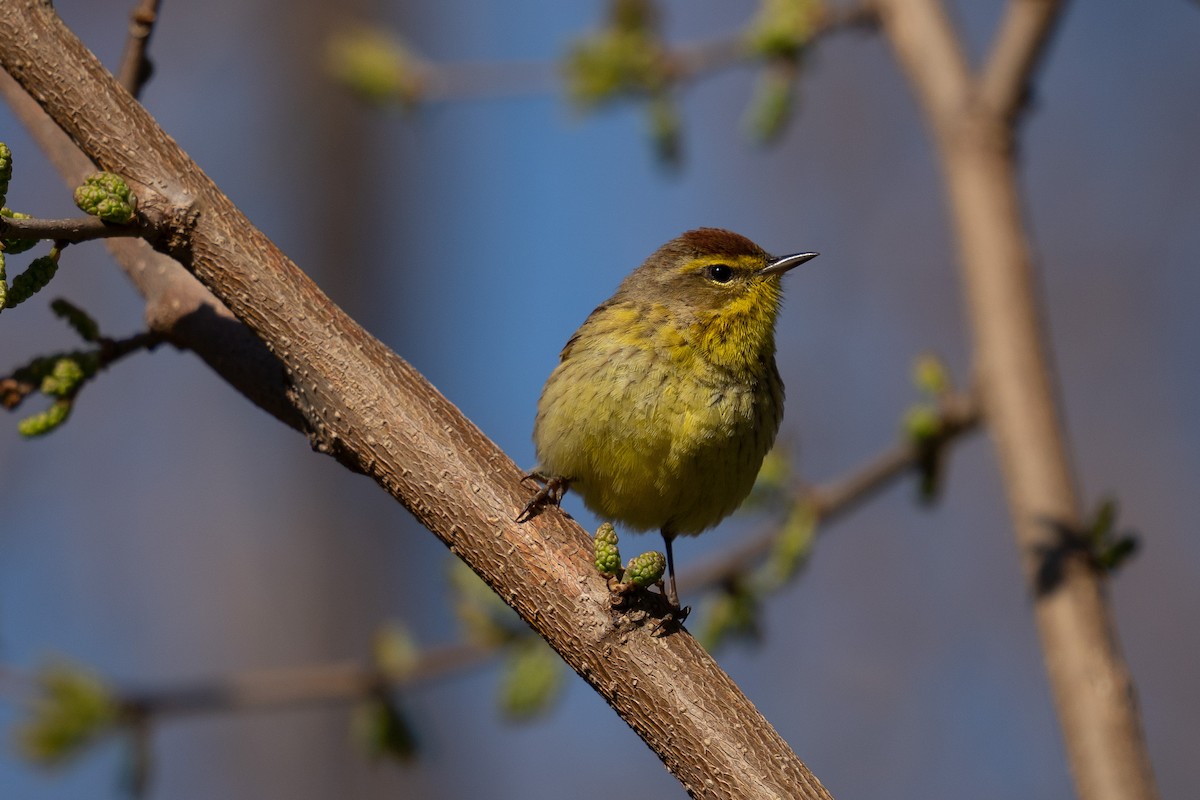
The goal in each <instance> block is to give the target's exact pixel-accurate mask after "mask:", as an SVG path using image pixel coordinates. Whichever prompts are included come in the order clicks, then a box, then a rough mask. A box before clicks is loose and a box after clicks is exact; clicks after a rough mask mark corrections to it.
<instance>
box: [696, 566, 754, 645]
mask: <svg viewBox="0 0 1200 800" xmlns="http://www.w3.org/2000/svg"><path fill="white" fill-rule="evenodd" d="M761 611H762V608H761V603H760V602H759V599H758V596H757V594H755V593H754V592H753V591H752V590H750V589H749V587H747V586H746V585H745V584H744V582H742V581H735V582H733V583H731V584H730V585H728V586H726V587H725V588H724V591H722V592H720V593H719V594H717V595H716V596H715V597H714V598H713V600H712V603H711V605H710V606H709V607H708V613H707V614H706V615H705V618H704V619H705V622H704V628H703V629H702V631H701V633H700V636H699V639H700V642H701V644H703V645H704V647H705V649H707V650H716V649H718V648H719V647H721V646H722V645H724V644H725V643H726V642H728V641H729V640H730V639H734V638H738V639H744V640H747V641H750V642H758V641H760V640H761V639H762V625H761V623H760V618H761V616H762V614H761Z"/></svg>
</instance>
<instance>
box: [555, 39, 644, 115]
mask: <svg viewBox="0 0 1200 800" xmlns="http://www.w3.org/2000/svg"><path fill="white" fill-rule="evenodd" d="M563 72H564V73H565V78H566V83H567V90H568V92H569V94H570V96H571V100H572V101H573V102H574V103H575V105H576V106H578V107H579V108H581V109H583V110H585V111H586V110H591V109H593V108H595V107H597V106H599V105H602V104H604V103H607V102H610V101H612V100H615V99H616V98H618V97H620V96H621V95H627V96H637V95H643V96H644V95H651V94H655V93H656V92H658V91H660V90H663V89H665V88H666V85H667V75H666V72H665V69H664V60H663V53H662V46H661V44H660V43H659V41H658V39H657V37H656V36H654V35H653V34H652V33H650V32H649V31H646V30H645V29H642V28H632V29H627V30H624V29H620V28H610V29H608V30H605V31H601V32H599V33H595V34H592V35H590V36H587V37H584V38H582V39H578V40H576V41H575V42H574V43H573V44H572V45H571V49H570V51H569V52H568V53H567V58H566V62H565V64H564V65H563Z"/></svg>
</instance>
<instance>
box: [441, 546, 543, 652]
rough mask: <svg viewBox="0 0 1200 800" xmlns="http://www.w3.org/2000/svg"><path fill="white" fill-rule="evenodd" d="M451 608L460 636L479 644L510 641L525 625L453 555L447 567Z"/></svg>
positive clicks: (521, 631)
mask: <svg viewBox="0 0 1200 800" xmlns="http://www.w3.org/2000/svg"><path fill="white" fill-rule="evenodd" d="M450 584H451V586H452V587H453V591H454V610H455V613H456V614H457V616H458V620H459V623H460V624H461V625H462V627H463V634H464V636H465V637H466V638H467V639H469V640H470V641H472V642H475V643H476V644H480V645H496V644H503V643H505V642H509V641H512V639H513V638H514V637H516V636H518V635H521V634H524V632H525V625H524V623H523V622H521V619H520V617H518V616H517V614H516V612H515V611H513V610H512V609H511V608H509V607H508V606H507V605H505V603H504V601H503V600H501V599H500V598H499V596H497V594H496V593H495V592H493V591H492V590H491V589H490V588H489V587H488V585H487V584H486V583H484V582H483V580H482V579H481V578H480V577H479V576H478V575H476V574H475V573H474V572H473V571H472V570H471V568H470V567H468V566H467V565H466V564H464V563H463V562H461V561H459V560H458V559H454V561H453V563H452V565H451V571H450Z"/></svg>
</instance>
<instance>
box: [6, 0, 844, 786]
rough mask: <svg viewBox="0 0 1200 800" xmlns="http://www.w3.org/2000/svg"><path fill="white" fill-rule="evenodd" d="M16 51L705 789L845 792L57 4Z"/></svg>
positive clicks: (176, 241) (481, 559)
mask: <svg viewBox="0 0 1200 800" xmlns="http://www.w3.org/2000/svg"><path fill="white" fill-rule="evenodd" d="M0 66H3V68H4V69H6V70H7V71H8V72H9V74H10V75H12V76H13V77H14V78H16V80H17V81H18V82H19V83H21V85H22V86H23V87H24V88H25V90H26V91H27V92H29V93H30V94H31V95H32V96H34V97H35V98H37V100H38V102H39V103H40V104H41V105H42V107H43V108H44V109H45V110H46V111H47V113H49V115H50V116H51V117H52V118H53V119H54V120H55V122H56V123H57V124H58V125H59V126H60V127H62V128H63V130H64V131H66V132H67V134H68V135H69V136H70V137H71V138H72V140H73V141H75V143H76V144H77V145H78V146H79V147H80V149H82V150H83V151H84V152H85V153H87V154H88V155H89V157H90V158H91V159H92V160H93V161H94V162H95V163H96V164H97V165H99V166H100V167H101V168H102V169H104V170H106V171H110V172H115V173H117V174H119V175H121V176H122V177H124V178H125V179H126V180H127V181H129V182H130V183H131V185H135V184H138V185H140V186H141V187H154V188H155V190H156V191H155V192H153V193H152V192H150V191H149V189H148V188H141V189H139V208H142V209H145V208H147V207H148V206H153V205H159V206H166V207H167V209H168V211H171V212H175V213H178V212H181V211H182V212H185V216H186V221H187V224H186V225H181V226H180V227H179V229H178V230H177V231H176V232H175V233H176V235H175V236H171V237H168V238H167V239H166V240H164V241H162V242H161V243H160V246H161V247H162V248H164V250H165V252H167V253H168V254H169V255H171V256H172V257H173V258H175V259H176V260H178V261H179V262H180V263H182V264H183V265H184V266H186V267H187V268H188V269H189V270H190V271H192V272H193V273H194V274H195V275H196V276H197V277H198V278H199V279H200V280H201V282H203V283H204V284H205V285H206V286H207V287H208V288H209V289H210V290H211V291H212V292H213V293H214V294H215V295H216V296H217V297H218V298H220V299H221V300H222V302H224V303H225V304H226V306H227V307H228V308H229V309H230V310H231V311H232V312H233V313H234V315H236V316H237V317H238V319H240V320H241V321H242V322H244V323H245V324H246V325H247V326H248V327H249V328H250V329H251V330H253V331H254V333H255V334H256V335H257V336H258V337H259V338H260V339H261V340H262V341H263V342H264V343H265V344H266V346H267V347H268V348H269V349H270V351H271V352H272V353H273V354H274V355H275V356H276V357H277V358H278V359H279V360H280V361H281V362H282V364H283V365H284V368H285V369H286V370H287V374H288V377H289V380H290V391H289V393H288V399H289V400H290V401H291V402H292V404H293V405H294V406H295V408H296V411H297V412H298V413H299V414H300V416H301V417H302V418H303V424H304V427H305V429H306V431H307V432H308V435H309V437H310V439H311V441H312V443H313V446H314V447H315V448H316V449H317V450H319V451H321V452H325V453H328V454H330V455H333V456H335V457H336V458H338V459H339V461H341V462H342V463H344V464H347V465H348V466H350V467H351V468H354V469H357V470H360V471H362V472H364V473H366V474H368V475H370V476H371V477H372V478H374V479H375V480H376V481H377V482H378V483H379V484H380V485H381V486H383V487H384V488H385V489H387V490H388V491H389V492H390V493H391V494H392V495H393V496H395V497H396V498H397V499H399V500H400V501H401V502H402V503H403V504H404V505H405V507H406V508H408V509H409V510H410V511H411V512H412V513H413V515H414V516H416V517H417V519H418V520H419V521H420V522H421V523H422V524H424V525H425V526H426V527H428V528H429V529H430V530H431V531H433V532H434V533H435V534H436V535H437V536H438V537H439V538H440V539H442V541H443V542H445V543H446V545H447V546H448V547H449V548H450V549H451V551H452V552H454V553H455V554H456V555H458V556H459V557H460V558H462V559H463V560H464V561H466V562H467V563H468V564H469V565H470V566H471V567H472V568H473V569H474V570H475V571H476V572H478V573H479V574H480V575H481V576H482V577H483V578H484V580H485V581H486V582H487V583H488V584H489V585H490V586H491V587H492V589H493V590H494V591H496V592H497V594H499V595H500V596H501V597H502V598H503V599H504V600H505V602H507V603H509V604H510V605H512V606H513V608H515V609H516V610H517V612H518V613H519V614H520V615H521V616H522V618H524V619H525V620H526V621H527V622H528V623H529V624H530V625H531V626H532V627H533V628H534V629H535V630H536V631H537V632H538V633H539V634H541V635H542V636H543V637H544V638H546V640H547V641H548V642H549V643H550V644H551V646H552V647H554V649H555V650H557V651H558V652H559V654H560V655H561V656H562V657H563V659H564V660H565V661H566V662H567V663H568V664H569V665H570V666H571V667H572V668H573V669H574V670H575V671H576V672H578V673H579V674H580V675H581V676H582V677H583V678H584V679H585V680H587V681H588V682H589V683H590V684H591V685H592V686H593V687H594V688H595V689H596V691H598V692H599V693H600V694H601V695H602V696H603V697H604V698H605V700H606V701H607V702H608V703H609V704H610V705H611V706H612V707H613V708H614V709H615V710H616V711H617V712H618V713H619V714H620V715H621V717H622V718H623V719H624V720H625V721H626V722H627V723H628V724H629V725H630V726H631V727H633V728H634V730H635V731H637V733H638V734H639V735H640V736H641V737H642V738H643V739H644V740H645V741H646V742H647V744H648V745H649V746H650V747H651V748H652V749H653V750H654V751H655V752H656V753H657V754H658V756H659V757H660V758H661V759H662V760H663V763H664V764H665V765H666V766H667V768H668V769H669V770H670V771H671V772H672V773H673V774H674V775H675V776H676V777H677V778H678V779H679V780H680V782H681V783H682V784H683V785H684V787H685V788H686V789H687V791H688V792H689V793H690V794H692V795H693V796H695V797H729V798H746V797H766V796H787V797H811V798H826V797H829V795H828V793H827V792H826V791H825V789H824V788H823V787H822V786H821V784H820V783H819V782H818V781H817V779H816V778H815V777H814V776H813V775H812V773H811V772H809V771H808V769H807V768H806V767H805V766H804V765H803V764H802V763H801V762H800V760H799V759H798V758H797V757H796V756H795V754H794V753H792V751H791V750H790V748H788V746H787V744H786V743H785V742H784V741H783V740H782V739H781V738H780V737H779V735H778V733H776V732H775V730H774V729H773V728H772V727H771V725H770V723H768V722H767V721H766V719H764V718H763V717H762V715H761V714H760V713H759V712H758V710H757V709H756V708H754V706H753V704H751V703H750V701H749V700H747V699H746V697H745V696H744V695H743V694H742V693H741V691H740V690H738V688H737V687H736V685H735V684H734V683H733V682H732V681H731V680H730V679H729V677H728V676H727V675H726V674H725V673H724V672H722V671H721V670H720V668H719V667H717V665H716V664H715V663H714V662H713V660H712V659H711V657H710V656H709V655H708V654H707V653H705V652H704V650H703V649H702V648H701V647H700V646H699V645H698V644H697V643H696V642H695V640H694V639H693V638H692V637H691V636H690V635H689V634H687V632H686V631H680V632H678V633H677V634H674V635H670V636H665V637H661V638H655V637H653V636H651V633H650V628H651V627H652V625H647V624H645V619H644V618H642V619H639V617H638V615H637V614H636V613H631V614H627V615H622V616H619V617H616V618H614V616H613V612H612V609H611V608H610V607H609V602H608V601H609V597H608V589H607V586H606V585H605V582H604V581H603V579H602V578H601V577H600V576H599V575H598V574H596V573H595V570H594V568H593V566H592V564H591V560H592V559H591V554H590V546H589V545H590V542H589V537H588V536H587V534H586V533H585V532H584V531H583V530H582V529H581V528H579V526H578V525H577V524H575V523H573V522H571V521H570V520H568V519H567V518H566V517H565V516H564V515H563V514H562V513H561V512H559V511H557V510H551V511H549V512H547V513H544V514H543V515H542V516H540V517H538V518H537V519H535V520H533V521H531V522H529V523H526V524H524V525H517V524H515V523H513V522H511V520H512V519H513V518H514V517H515V516H516V515H517V513H518V512H519V510H520V509H521V508H522V507H523V505H524V504H525V502H526V501H527V499H528V491H527V490H526V489H525V488H524V487H522V485H521V483H520V478H521V472H520V470H519V469H518V468H517V467H516V465H515V464H513V463H512V461H511V460H510V459H508V457H507V456H505V455H504V453H502V452H501V451H500V450H499V449H497V448H496V446H495V445H494V444H493V443H492V442H491V441H489V440H488V439H487V438H486V437H485V436H484V435H483V434H482V433H481V432H480V431H479V430H478V429H477V428H476V427H475V426H474V425H472V424H471V423H470V422H469V421H468V420H467V419H466V418H465V417H463V416H462V414H461V413H460V412H459V411H458V409H457V408H455V407H454V406H453V405H451V404H450V402H449V401H447V400H446V399H445V398H444V397H443V396H442V395H441V394H439V393H438V392H437V390H436V389H434V388H433V387H432V386H430V385H429V383H428V382H427V381H425V379H424V378H423V377H422V376H421V375H420V374H419V373H417V372H416V371H415V370H414V369H413V368H412V367H411V366H410V365H409V364H407V363H406V362H404V361H403V360H401V359H400V358H399V357H398V356H397V355H396V354H394V353H392V352H391V351H390V350H388V349H387V348H386V347H385V346H384V345H383V344H381V343H380V342H379V341H378V340H376V339H374V338H372V337H371V336H370V335H369V334H367V333H366V332H365V331H364V330H362V328H361V327H359V326H358V325H357V324H355V323H354V321H353V320H351V319H350V318H349V317H348V316H347V315H346V314H345V313H344V312H343V311H342V310H341V309H339V308H338V307H337V306H336V305H334V304H333V303H332V302H331V301H330V300H329V299H328V298H327V297H325V295H323V294H322V293H321V292H320V291H319V290H318V289H317V287H316V286H315V285H314V284H313V283H312V281H311V280H309V278H308V277H307V276H305V275H304V273H303V272H301V271H300V270H299V269H298V268H297V267H296V266H295V265H294V264H293V263H292V262H290V261H289V260H288V259H287V258H286V256H284V255H283V253H281V252H280V251H279V250H278V248H276V247H275V245H274V244H273V243H272V242H271V241H270V240H269V239H267V237H266V236H265V235H264V234H263V233H262V232H261V231H259V230H258V229H256V228H255V227H254V226H253V225H251V224H250V222H249V221H248V220H246V218H245V217H244V216H243V215H242V214H241V212H240V211H238V209H237V208H236V207H235V206H234V205H233V203H232V202H231V201H230V200H229V199H228V198H227V197H225V196H224V195H223V194H222V193H221V192H220V191H219V190H218V189H217V187H216V186H215V185H214V184H213V183H212V182H211V180H209V179H208V177H207V176H206V175H204V173H203V172H202V171H201V170H200V169H199V167H197V166H196V165H195V164H194V163H193V162H192V161H191V160H190V159H188V158H187V156H186V155H185V154H184V153H183V152H182V151H181V150H180V149H179V148H178V146H177V145H176V144H175V143H174V141H173V140H171V138H170V137H169V136H168V135H167V134H166V133H165V132H163V131H162V130H161V129H160V128H159V127H158V126H157V125H156V124H155V122H154V120H153V119H152V118H151V117H150V115H149V114H148V113H147V112H146V111H145V109H143V108H142V107H141V106H140V105H138V104H137V103H136V101H134V99H133V98H132V97H131V96H130V95H129V94H128V93H127V92H125V91H124V90H122V89H121V88H120V87H119V86H118V85H117V84H116V82H115V81H114V79H113V78H112V76H111V75H109V74H108V73H107V71H105V70H104V68H103V67H102V66H101V65H100V64H99V62H97V61H96V59H95V57H94V56H92V54H91V53H89V52H88V51H87V49H86V48H85V47H84V46H83V45H82V43H80V42H79V40H78V39H77V38H76V37H75V36H74V35H72V34H71V33H70V31H68V30H67V29H66V28H65V26H63V24H62V23H61V21H60V20H59V19H58V17H57V16H56V15H55V14H54V12H53V10H52V9H51V7H50V6H49V4H48V3H45V2H27V1H25V0H0Z"/></svg>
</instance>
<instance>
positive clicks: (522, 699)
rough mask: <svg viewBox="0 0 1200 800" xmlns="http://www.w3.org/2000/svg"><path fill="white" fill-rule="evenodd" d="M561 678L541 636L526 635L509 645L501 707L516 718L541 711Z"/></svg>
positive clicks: (553, 697) (558, 688) (555, 657)
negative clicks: (510, 650) (516, 642)
mask: <svg viewBox="0 0 1200 800" xmlns="http://www.w3.org/2000/svg"><path fill="white" fill-rule="evenodd" d="M563 677H564V675H563V668H562V663H561V660H560V659H559V657H558V655H557V654H556V653H555V652H554V651H553V650H551V649H550V647H549V646H548V645H547V644H546V643H545V642H543V641H542V640H541V639H538V638H534V637H526V638H525V639H524V640H523V641H522V642H520V643H519V644H517V645H515V646H514V647H513V649H512V653H511V654H510V655H509V657H508V659H507V661H506V663H505V666H504V677H503V679H502V681H501V685H500V708H501V710H502V711H503V712H504V714H505V715H506V716H508V717H510V718H512V719H518V720H527V719H530V718H532V717H535V716H537V715H539V714H543V713H545V712H546V711H548V710H549V709H550V707H551V706H552V705H553V704H554V701H555V700H556V699H557V698H558V695H559V692H560V691H561V689H562V686H563Z"/></svg>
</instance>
